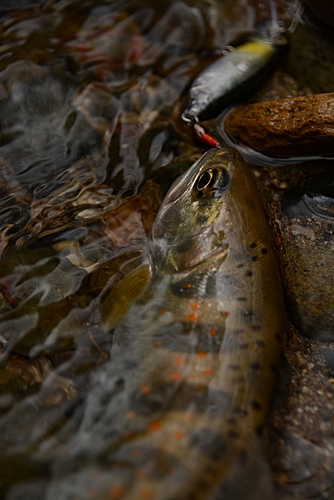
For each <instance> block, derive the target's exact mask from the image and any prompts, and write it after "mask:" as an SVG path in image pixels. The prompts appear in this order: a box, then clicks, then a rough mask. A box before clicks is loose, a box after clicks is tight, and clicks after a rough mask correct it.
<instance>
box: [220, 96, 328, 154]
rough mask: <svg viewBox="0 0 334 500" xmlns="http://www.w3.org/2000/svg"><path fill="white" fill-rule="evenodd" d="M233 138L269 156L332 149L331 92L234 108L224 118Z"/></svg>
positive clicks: (325, 152) (312, 152)
mask: <svg viewBox="0 0 334 500" xmlns="http://www.w3.org/2000/svg"><path fill="white" fill-rule="evenodd" d="M224 126H225V131H226V133H227V134H228V135H229V136H230V137H232V138H233V139H234V140H235V141H236V142H238V143H240V144H242V145H244V146H248V147H250V148H252V149H255V150H256V151H260V152H261V153H264V154H266V155H269V156H276V157H289V156H307V155H330V154H333V153H334V93H326V94H316V95H312V96H298V97H291V98H286V99H275V100H271V101H263V102H258V103H252V104H246V105H243V106H238V107H236V108H234V109H233V110H232V111H231V112H230V113H229V114H228V115H227V116H226V118H225V121H224Z"/></svg>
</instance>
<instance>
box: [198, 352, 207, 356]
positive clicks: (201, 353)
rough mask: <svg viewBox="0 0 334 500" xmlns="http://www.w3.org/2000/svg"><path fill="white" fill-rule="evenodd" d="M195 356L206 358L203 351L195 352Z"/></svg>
mask: <svg viewBox="0 0 334 500" xmlns="http://www.w3.org/2000/svg"><path fill="white" fill-rule="evenodd" d="M196 354H197V356H206V352H205V351H197V352H196Z"/></svg>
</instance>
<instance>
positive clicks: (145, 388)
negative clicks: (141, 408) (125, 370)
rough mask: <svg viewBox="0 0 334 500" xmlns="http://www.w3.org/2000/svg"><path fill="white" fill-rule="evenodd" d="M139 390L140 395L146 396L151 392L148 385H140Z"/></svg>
mask: <svg viewBox="0 0 334 500" xmlns="http://www.w3.org/2000/svg"><path fill="white" fill-rule="evenodd" d="M139 390H140V392H141V393H142V394H148V393H149V392H151V390H152V389H151V386H150V385H148V384H141V385H140V386H139Z"/></svg>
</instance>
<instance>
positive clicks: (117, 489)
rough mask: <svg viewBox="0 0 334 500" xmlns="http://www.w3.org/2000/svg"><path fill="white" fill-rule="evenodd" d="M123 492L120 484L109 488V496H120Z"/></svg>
mask: <svg viewBox="0 0 334 500" xmlns="http://www.w3.org/2000/svg"><path fill="white" fill-rule="evenodd" d="M122 494H123V488H121V487H120V486H112V487H111V488H110V490H109V498H120V497H121V495H122Z"/></svg>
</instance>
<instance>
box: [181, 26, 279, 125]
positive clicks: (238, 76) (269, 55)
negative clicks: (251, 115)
mask: <svg viewBox="0 0 334 500" xmlns="http://www.w3.org/2000/svg"><path fill="white" fill-rule="evenodd" d="M286 48H287V39H286V38H285V37H283V36H281V37H277V38H276V39H269V38H260V37H256V38H253V39H252V40H250V41H249V42H247V43H244V44H242V45H239V46H238V47H236V48H235V49H233V50H232V51H230V52H228V53H227V54H226V55H225V56H222V57H220V58H219V59H217V60H216V61H215V62H214V63H212V64H211V65H210V66H208V67H207V68H206V69H205V70H204V71H203V72H202V73H200V74H199V75H198V77H197V78H196V79H195V81H194V83H193V84H192V86H191V88H190V91H189V100H188V104H187V106H186V109H185V111H184V113H183V114H182V118H183V120H184V121H185V122H187V123H189V124H192V123H195V122H197V121H203V120H209V119H211V118H214V117H216V116H217V115H218V114H219V113H220V112H221V111H222V110H223V109H224V108H225V107H226V106H228V105H230V104H232V103H236V102H238V101H240V100H241V99H245V98H246V97H249V96H250V95H251V94H252V93H254V92H255V91H256V90H257V89H258V88H259V87H260V86H261V85H262V84H263V83H264V82H265V80H266V79H267V78H268V76H269V75H270V73H271V72H272V71H273V70H274V68H275V66H276V64H277V61H278V59H279V57H280V56H281V54H282V53H283V52H284V50H285V49H286Z"/></svg>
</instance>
